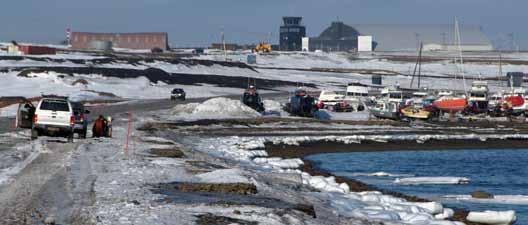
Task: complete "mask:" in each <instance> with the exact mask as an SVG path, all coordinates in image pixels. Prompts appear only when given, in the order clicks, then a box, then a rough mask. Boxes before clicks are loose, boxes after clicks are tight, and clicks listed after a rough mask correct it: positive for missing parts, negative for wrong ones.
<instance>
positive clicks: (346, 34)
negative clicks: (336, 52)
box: [318, 22, 359, 40]
mask: <svg viewBox="0 0 528 225" xmlns="http://www.w3.org/2000/svg"><path fill="white" fill-rule="evenodd" d="M358 35H359V32H358V31H357V30H356V29H354V28H353V27H351V26H348V25H346V24H344V23H342V22H332V25H330V27H328V28H326V29H325V30H324V31H323V32H322V33H321V35H319V37H318V38H319V39H323V40H349V39H352V40H355V39H357V36H358Z"/></svg>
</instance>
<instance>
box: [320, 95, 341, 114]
mask: <svg viewBox="0 0 528 225" xmlns="http://www.w3.org/2000/svg"><path fill="white" fill-rule="evenodd" d="M344 99H345V93H343V92H338V91H326V90H323V91H321V94H319V99H318V101H317V107H318V108H319V109H328V110H331V111H332V110H333V109H334V108H335V107H336V106H339V105H340V104H341V103H342V102H343V101H344Z"/></svg>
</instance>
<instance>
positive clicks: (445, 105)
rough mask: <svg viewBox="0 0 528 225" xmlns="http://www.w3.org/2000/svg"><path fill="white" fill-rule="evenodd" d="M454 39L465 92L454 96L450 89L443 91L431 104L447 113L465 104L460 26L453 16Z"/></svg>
mask: <svg viewBox="0 0 528 225" xmlns="http://www.w3.org/2000/svg"><path fill="white" fill-rule="evenodd" d="M455 40H456V44H457V46H458V54H459V59H458V61H459V63H460V67H461V68H460V71H459V72H460V74H461V75H462V84H463V85H464V92H465V93H466V94H465V95H464V96H455V95H454V92H452V91H445V92H440V93H439V96H440V97H439V98H438V99H437V100H436V101H434V102H433V106H434V107H436V108H437V109H438V110H440V111H442V112H447V113H451V114H453V113H457V112H461V111H463V110H464V109H465V108H466V106H467V99H466V97H467V96H468V94H467V89H466V80H465V77H464V69H463V65H464V61H463V60H464V57H463V56H462V47H461V43H460V42H461V41H460V27H459V25H458V20H457V18H455Z"/></svg>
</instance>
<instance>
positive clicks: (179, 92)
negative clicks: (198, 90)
mask: <svg viewBox="0 0 528 225" xmlns="http://www.w3.org/2000/svg"><path fill="white" fill-rule="evenodd" d="M176 99H179V100H185V91H184V90H183V89H181V88H174V89H173V90H172V92H171V100H176Z"/></svg>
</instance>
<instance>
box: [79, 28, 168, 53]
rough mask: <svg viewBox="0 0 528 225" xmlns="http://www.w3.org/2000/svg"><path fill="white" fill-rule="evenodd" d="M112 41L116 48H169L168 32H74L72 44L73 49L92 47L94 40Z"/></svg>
mask: <svg viewBox="0 0 528 225" xmlns="http://www.w3.org/2000/svg"><path fill="white" fill-rule="evenodd" d="M97 41H108V42H112V45H113V47H114V48H126V49H155V48H160V49H162V50H167V49H168V47H169V44H168V35H167V33H163V32H159V33H88V32H72V33H71V37H70V44H71V46H72V48H73V49H79V50H86V49H92V48H93V45H92V42H97Z"/></svg>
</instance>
